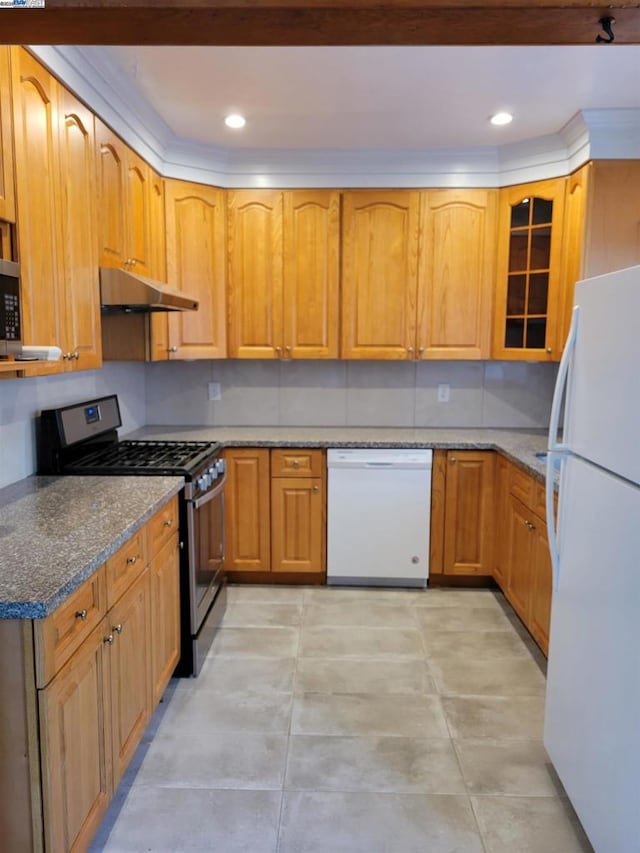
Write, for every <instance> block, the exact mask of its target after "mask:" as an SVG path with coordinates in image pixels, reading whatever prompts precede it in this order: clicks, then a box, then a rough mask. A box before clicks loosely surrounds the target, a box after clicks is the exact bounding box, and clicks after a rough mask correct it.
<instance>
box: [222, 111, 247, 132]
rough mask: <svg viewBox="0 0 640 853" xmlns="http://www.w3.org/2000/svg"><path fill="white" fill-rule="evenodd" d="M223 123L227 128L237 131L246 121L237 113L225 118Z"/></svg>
mask: <svg viewBox="0 0 640 853" xmlns="http://www.w3.org/2000/svg"><path fill="white" fill-rule="evenodd" d="M224 123H225V124H226V125H227V127H233V128H234V129H236V130H237V129H238V128H240V127H244V126H245V124H246V123H247V120H246V118H245V117H244V116H241V115H239V114H238V113H232V114H231V115H230V116H227V117H226V118H225V120H224Z"/></svg>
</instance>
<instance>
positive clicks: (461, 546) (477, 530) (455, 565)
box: [436, 450, 495, 575]
mask: <svg viewBox="0 0 640 853" xmlns="http://www.w3.org/2000/svg"><path fill="white" fill-rule="evenodd" d="M494 464H495V453H494V452H493V451H490V450H488V451H487V450H479V451H478V450H461V451H447V452H446V463H445V467H446V474H445V477H446V487H445V498H444V534H443V535H444V546H443V566H442V571H443V573H444V574H449V575H491V574H492V571H493V523H492V520H493V512H494V508H493V491H494V482H493V481H494ZM436 535H437V534H436Z"/></svg>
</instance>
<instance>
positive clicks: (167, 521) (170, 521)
mask: <svg viewBox="0 0 640 853" xmlns="http://www.w3.org/2000/svg"><path fill="white" fill-rule="evenodd" d="M162 524H163V527H173V519H172V518H165V520H164V521H163V522H162Z"/></svg>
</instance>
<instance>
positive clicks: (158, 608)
mask: <svg viewBox="0 0 640 853" xmlns="http://www.w3.org/2000/svg"><path fill="white" fill-rule="evenodd" d="M149 580H150V588H151V589H150V594H151V691H152V707H155V706H156V705H157V704H158V702H159V701H160V699H161V698H162V694H163V693H164V691H165V689H166V687H167V684H168V683H169V679H170V678H171V676H172V674H173V671H174V669H175V668H176V664H177V663H178V660H179V658H180V551H179V542H178V537H177V536H174V537H173V538H172V539H170V540H169V542H167V544H166V545H164V547H163V548H162V549H161V550H160V552H159V553H158V554H157V555H156V556H155V557H153V558H152V559H151V565H150V566H149Z"/></svg>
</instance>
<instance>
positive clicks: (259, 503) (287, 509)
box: [225, 448, 326, 580]
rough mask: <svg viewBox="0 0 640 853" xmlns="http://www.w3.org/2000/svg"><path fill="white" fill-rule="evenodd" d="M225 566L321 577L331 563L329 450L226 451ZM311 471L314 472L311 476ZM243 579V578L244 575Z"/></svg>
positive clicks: (253, 574)
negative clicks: (326, 455) (328, 537)
mask: <svg viewBox="0 0 640 853" xmlns="http://www.w3.org/2000/svg"><path fill="white" fill-rule="evenodd" d="M225 460H226V463H227V482H226V486H225V541H226V546H225V569H226V571H227V572H228V573H231V578H232V579H234V580H235V579H238V578H237V577H234V574H233V573H236V572H237V573H241V572H242V573H245V574H246V576H247V578H248V579H250V580H254V579H256V578H257V577H258V576H259V575H260V574H261V573H265V574H266V578H265V579H266V580H268V579H269V576H272V577H274V576H276V575H278V574H290V575H292V576H293V575H294V574H300V575H317V576H321V575H322V574H323V573H324V571H325V566H326V542H325V539H326V533H325V531H326V464H325V458H324V451H322V450H311V451H309V450H300V451H297V450H296V449H287V450H282V449H277V450H271V451H269V450H268V449H265V448H230V449H227V450H225ZM310 474H312V475H313V476H309V475H310ZM240 579H241V577H240Z"/></svg>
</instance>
